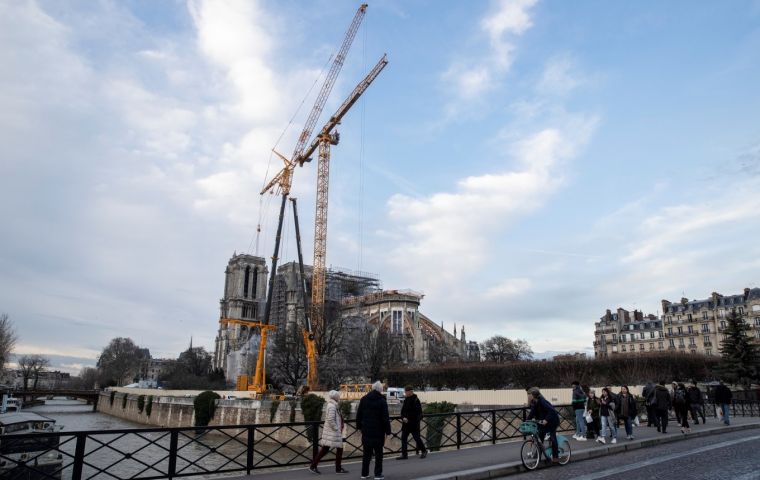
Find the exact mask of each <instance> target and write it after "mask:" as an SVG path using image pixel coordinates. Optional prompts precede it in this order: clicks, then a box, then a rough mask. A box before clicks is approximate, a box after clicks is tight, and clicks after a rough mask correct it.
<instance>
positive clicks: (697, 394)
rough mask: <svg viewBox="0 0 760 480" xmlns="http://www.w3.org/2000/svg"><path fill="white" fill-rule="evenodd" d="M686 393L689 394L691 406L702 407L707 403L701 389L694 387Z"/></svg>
mask: <svg viewBox="0 0 760 480" xmlns="http://www.w3.org/2000/svg"><path fill="white" fill-rule="evenodd" d="M686 393H687V394H688V397H689V403H690V404H691V405H702V404H703V403H705V399H704V397H703V396H702V391H701V390H700V389H699V387H695V386H694V385H692V386H691V387H689V388H688V389H687V390H686Z"/></svg>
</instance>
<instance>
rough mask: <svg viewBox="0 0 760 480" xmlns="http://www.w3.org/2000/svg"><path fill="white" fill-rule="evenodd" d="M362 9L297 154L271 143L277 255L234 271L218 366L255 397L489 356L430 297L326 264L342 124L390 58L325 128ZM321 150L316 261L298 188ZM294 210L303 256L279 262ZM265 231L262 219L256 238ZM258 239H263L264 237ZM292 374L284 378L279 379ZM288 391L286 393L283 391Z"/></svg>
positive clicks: (268, 191)
mask: <svg viewBox="0 0 760 480" xmlns="http://www.w3.org/2000/svg"><path fill="white" fill-rule="evenodd" d="M366 10H367V5H366V4H363V5H361V6H360V7H359V9H358V10H357V11H356V13H355V15H354V17H353V19H352V21H351V23H350V25H349V27H348V29H347V31H346V33H345V35H344V37H343V39H342V42H341V44H340V48H339V49H338V51H337V52H336V53H335V54H333V56H332V57H331V63H330V67H329V70H327V71H326V73H325V74H324V80H323V83H322V85H321V88H320V89H319V91H318V93H317V95H316V100H315V101H314V105H313V106H312V108H311V110H310V112H309V114H308V117H307V119H306V120H305V122H304V126H303V130H302V131H301V133H300V134H299V135H298V137H297V142H296V146H295V148H294V150H293V153H292V154H291V155H290V156H289V157H288V156H285V155H283V154H282V153H279V152H277V151H276V150H275V149H272V152H273V154H274V155H275V156H276V157H277V158H278V159H279V160H281V161H282V168H281V170H279V172H277V173H276V174H275V175H273V176H272V177H271V178H268V179H267V181H266V183H265V185H264V187H263V188H262V189H261V192H260V193H261V195H272V196H275V197H279V200H280V202H279V215H278V221H277V228H276V234H275V236H274V251H273V253H272V256H271V261H270V262H269V263H267V260H266V259H265V258H264V257H263V256H260V255H250V254H247V253H240V254H239V253H237V252H235V253H234V254H233V255H232V258H230V260H229V263H228V265H227V268H226V270H225V280H224V295H223V297H222V299H221V301H220V316H219V329H218V333H217V336H216V340H215V352H214V368H218V369H222V370H224V372H225V376H226V379H227V382H228V383H229V384H234V385H236V386H237V389H238V390H245V391H249V392H251V393H252V394H253V395H255V396H260V395H264V394H267V393H271V391H272V390H273V389H272V387H271V385H270V382H271V381H274V382H275V383H277V384H278V385H279V386H282V385H283V384H286V385H288V386H289V387H290V388H289V389H291V390H296V389H297V388H298V387H299V386H307V387H309V388H310V389H312V390H317V389H319V388H320V387H321V386H323V385H324V384H326V383H330V384H334V383H335V382H340V383H343V382H346V381H353V382H356V381H358V382H367V381H372V380H375V378H372V377H373V376H377V374H378V373H379V368H382V367H387V366H389V365H425V364H429V363H434V362H446V361H453V360H461V361H467V360H477V359H479V358H480V354H479V351H478V346H477V343H476V342H467V340H466V336H465V327H464V326H463V325H461V326H460V327H461V328H460V330H459V331H457V327H456V325H454V327H453V330H452V331H451V332H449V331H447V330H445V329H444V325H443V324H440V325H438V324H436V323H435V322H433V321H432V320H431V319H429V318H428V317H426V316H425V315H424V314H423V313H421V312H420V304H421V302H422V299H423V298H424V295H423V294H422V293H419V292H414V291H411V290H388V289H383V285H382V282H381V280H380V279H379V278H378V276H377V275H374V274H370V273H365V272H355V271H350V270H347V269H337V268H327V245H328V234H327V226H328V221H327V219H328V199H329V196H328V192H329V182H330V156H331V150H332V149H333V147H335V146H337V145H338V144H339V142H340V134H339V133H338V131H337V126H338V125H339V124H340V123H341V122H342V121H343V120H344V117H345V116H346V115H347V114H348V113H349V112H350V110H351V108H352V106H354V104H355V103H356V102H357V101H358V100H359V98H360V97H361V96H362V94H363V93H364V92H366V91H367V89H368V88H369V87H370V86H371V85H372V83H373V82H374V81H375V80H376V79H377V77H378V76H379V75H380V73H381V72H382V71H383V69H384V68H385V66H386V65H387V64H388V60H387V58H386V55H383V56H382V57H381V58H380V59H379V60H378V61H377V63H376V64H375V65H374V67H373V68H372V69H371V70H370V71H369V72H368V73H367V74H366V76H365V77H364V78H363V79H362V80H361V81H360V82H359V83H358V84H357V85H356V86H355V88H354V89H353V91H351V93H350V94H349V95H348V96H347V97H346V98H345V100H344V101H343V102H342V104H341V105H340V107H339V108H338V109H337V110H336V111H335V112H334V113H333V114H332V115H330V116H329V117H328V118H327V120H326V122H325V123H324V125H323V126H322V127H321V128H317V124H318V122H319V120H320V118H321V117H322V113H323V109H324V107H325V105H326V103H327V100H328V98H329V97H330V93H331V91H332V89H333V87H334V85H335V82H336V80H337V78H338V75H339V74H340V71H341V69H342V67H343V65H344V63H345V59H346V57H347V55H348V52H349V50H350V48H351V45H352V43H353V41H354V38H355V37H356V33H357V31H358V29H359V26H360V25H361V23H362V20H363V18H364V16H365V13H366ZM313 155H316V164H317V165H316V168H317V176H316V188H315V191H316V198H315V205H316V209H315V213H314V226H313V228H314V241H313V256H312V262H311V265H307V264H305V263H304V257H303V252H302V249H301V233H300V232H301V230H300V228H301V225H300V224H299V217H298V207H297V200H296V199H295V198H292V197H291V195H290V193H291V187H292V185H293V179H294V176H295V172H296V171H297V169H298V168H301V167H306V166H308V165H311V162H312V156H313ZM288 205H289V206H290V209H289V210H290V211H291V212H292V217H293V218H292V222H293V225H294V233H295V242H296V246H297V253H298V258H297V260H294V261H290V262H289V263H284V264H281V265H279V262H280V248H281V243H282V237H283V224H284V223H285V222H286V221H287V222H290V221H291V220H290V219H286V206H288ZM260 233H261V224H259V226H258V228H257V234H260ZM257 245H258V238H257ZM278 377H285V378H278ZM278 390H280V389H278Z"/></svg>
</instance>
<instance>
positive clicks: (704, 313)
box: [702, 312, 707, 320]
mask: <svg viewBox="0 0 760 480" xmlns="http://www.w3.org/2000/svg"><path fill="white" fill-rule="evenodd" d="M702 320H707V312H702Z"/></svg>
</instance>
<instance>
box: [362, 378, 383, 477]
mask: <svg viewBox="0 0 760 480" xmlns="http://www.w3.org/2000/svg"><path fill="white" fill-rule="evenodd" d="M356 428H357V430H360V431H361V432H362V450H363V456H362V478H369V462H370V460H372V456H373V454H374V457H375V480H383V479H384V478H385V477H383V445H385V436H386V435H390V434H391V419H390V415H388V402H387V401H386V400H385V395H383V384H382V383H380V382H375V383H374V384H373V385H372V391H370V392H369V393H368V394H366V395H365V396H363V397H362V399H361V400H360V401H359V408H358V409H357V410H356Z"/></svg>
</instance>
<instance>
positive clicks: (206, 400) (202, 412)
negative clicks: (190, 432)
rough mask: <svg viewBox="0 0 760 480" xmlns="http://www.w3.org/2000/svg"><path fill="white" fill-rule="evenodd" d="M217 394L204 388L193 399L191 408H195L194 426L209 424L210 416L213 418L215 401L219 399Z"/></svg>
mask: <svg viewBox="0 0 760 480" xmlns="http://www.w3.org/2000/svg"><path fill="white" fill-rule="evenodd" d="M220 398H222V397H220V396H219V394H217V393H216V392H212V391H210V390H206V391H205V392H201V393H200V394H199V395H198V396H197V397H195V400H194V401H193V408H194V409H195V426H196V427H205V426H207V425H208V424H209V422H210V421H211V419H212V418H214V412H215V411H216V401H217V400H219V399H220Z"/></svg>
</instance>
